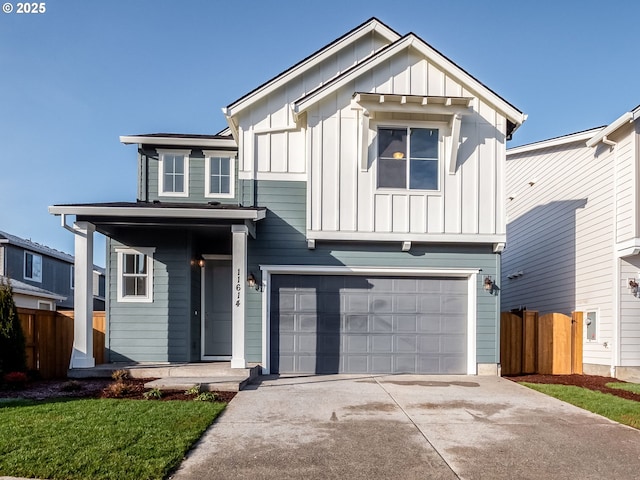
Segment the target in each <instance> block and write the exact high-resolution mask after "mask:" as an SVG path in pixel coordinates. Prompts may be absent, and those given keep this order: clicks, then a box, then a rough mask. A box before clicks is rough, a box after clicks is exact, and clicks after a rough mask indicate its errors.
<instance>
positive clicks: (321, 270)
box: [260, 265, 480, 375]
mask: <svg viewBox="0 0 640 480" xmlns="http://www.w3.org/2000/svg"><path fill="white" fill-rule="evenodd" d="M260 270H261V271H262V282H263V283H262V373H263V374H265V375H268V374H269V373H270V368H271V365H270V363H271V358H270V357H271V351H270V348H271V345H270V343H269V336H270V334H271V332H270V329H271V318H270V317H271V305H270V303H269V299H270V297H271V295H270V291H271V275H274V274H275V275H318V274H324V275H393V276H398V277H400V276H406V277H416V276H417V277H460V278H466V279H467V315H468V318H467V375H476V374H477V369H478V367H477V360H476V323H477V319H476V316H477V314H476V309H477V307H476V303H477V289H478V286H477V281H478V278H477V277H478V273H479V272H480V269H477V268H451V269H448V268H435V269H434V268H423V267H415V268H401V267H346V266H342V267H334V266H309V265H260Z"/></svg>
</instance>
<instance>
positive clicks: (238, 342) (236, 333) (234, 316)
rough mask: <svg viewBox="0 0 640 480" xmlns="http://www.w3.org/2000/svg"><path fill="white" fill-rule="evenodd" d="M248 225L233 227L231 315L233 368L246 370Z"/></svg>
mask: <svg viewBox="0 0 640 480" xmlns="http://www.w3.org/2000/svg"><path fill="white" fill-rule="evenodd" d="M248 233H249V229H248V228H247V226H246V225H232V226H231V236H232V237H233V238H232V246H231V254H232V256H233V260H232V261H231V265H232V279H233V306H232V313H231V368H245V367H246V366H247V362H246V360H245V357H244V314H245V309H244V304H245V298H246V297H245V288H246V286H247V234H248Z"/></svg>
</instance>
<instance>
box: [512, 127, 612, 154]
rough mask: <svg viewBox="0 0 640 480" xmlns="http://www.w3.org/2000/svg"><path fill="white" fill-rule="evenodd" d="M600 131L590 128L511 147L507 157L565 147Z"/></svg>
mask: <svg viewBox="0 0 640 480" xmlns="http://www.w3.org/2000/svg"><path fill="white" fill-rule="evenodd" d="M600 130H602V127H598V128H592V129H591V130H587V131H586V132H579V133H572V134H569V135H563V136H562V137H557V138H551V139H549V140H541V141H539V142H534V143H528V144H526V145H520V146H519V147H513V148H508V149H507V157H508V156H509V155H518V154H520V153H527V152H531V151H535V150H541V149H543V148H551V147H558V146H560V145H566V144H569V143H575V142H584V141H586V140H588V139H589V138H591V137H593V135H594V134H595V133H596V132H598V131H600Z"/></svg>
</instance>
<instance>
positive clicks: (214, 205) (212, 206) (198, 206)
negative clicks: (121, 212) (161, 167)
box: [56, 201, 266, 210]
mask: <svg viewBox="0 0 640 480" xmlns="http://www.w3.org/2000/svg"><path fill="white" fill-rule="evenodd" d="M56 207H103V208H104V207H113V208H150V209H152V208H186V209H192V210H203V209H204V210H266V208H265V207H243V206H238V205H231V204H222V203H218V202H214V201H212V202H209V203H185V202H160V201H155V202H140V201H137V202H104V203H65V204H60V205H56Z"/></svg>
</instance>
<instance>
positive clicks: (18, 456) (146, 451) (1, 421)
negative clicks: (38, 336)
mask: <svg viewBox="0 0 640 480" xmlns="http://www.w3.org/2000/svg"><path fill="white" fill-rule="evenodd" d="M224 407H225V404H224V403H210V402H187V401H167V402H160V401H144V400H58V401H48V402H30V401H9V402H0V476H3V475H10V476H19V477H38V478H47V479H62V478H64V479H80V478H81V479H87V478H91V479H122V480H125V479H161V478H164V477H165V476H166V475H167V473H168V472H169V471H171V469H173V468H174V467H176V466H177V465H178V464H179V463H180V461H181V460H182V459H183V458H184V455H185V453H186V452H187V451H188V450H189V448H190V447H191V445H193V443H194V442H195V441H196V440H197V439H198V438H200V436H201V435H202V433H203V432H204V431H205V429H206V428H207V427H208V426H209V425H210V424H211V422H213V420H214V419H215V418H216V416H218V414H219V413H220V412H221V411H222V410H223V409H224Z"/></svg>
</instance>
